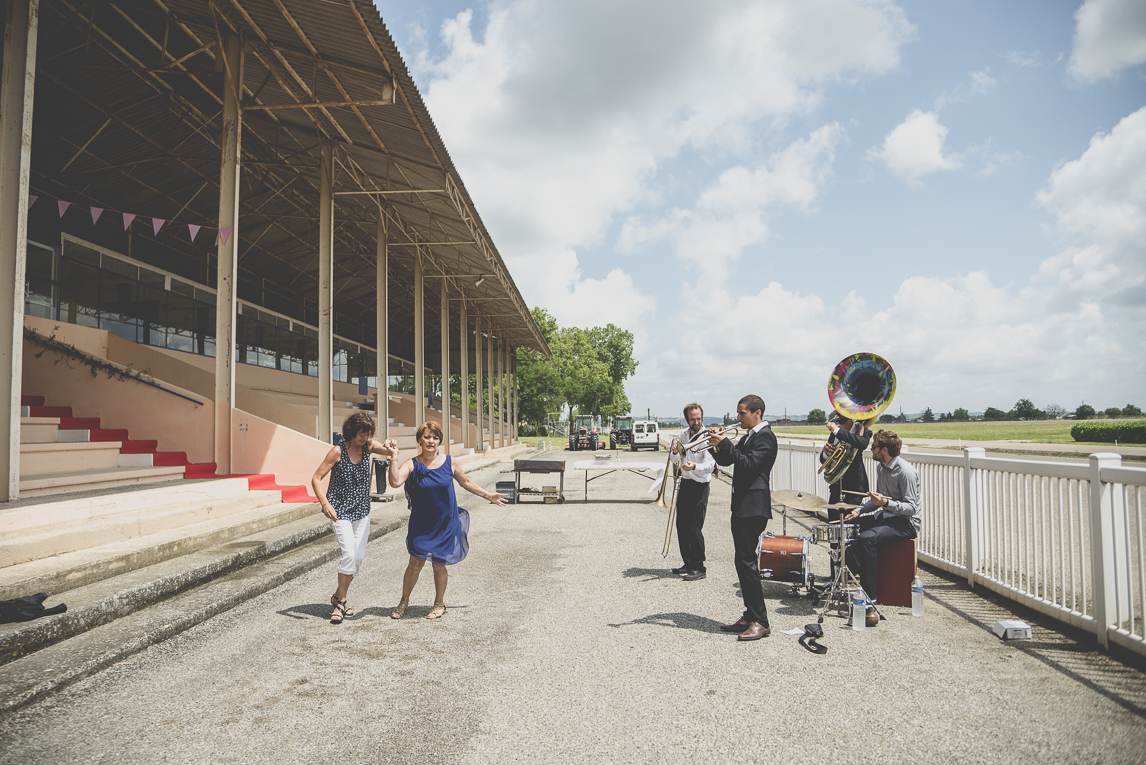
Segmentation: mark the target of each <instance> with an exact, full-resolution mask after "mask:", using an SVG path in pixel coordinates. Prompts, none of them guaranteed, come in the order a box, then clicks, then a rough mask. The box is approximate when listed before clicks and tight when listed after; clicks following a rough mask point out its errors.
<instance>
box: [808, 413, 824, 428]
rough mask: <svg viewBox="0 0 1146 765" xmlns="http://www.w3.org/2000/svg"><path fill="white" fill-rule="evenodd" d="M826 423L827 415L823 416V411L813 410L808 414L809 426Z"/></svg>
mask: <svg viewBox="0 0 1146 765" xmlns="http://www.w3.org/2000/svg"><path fill="white" fill-rule="evenodd" d="M827 421H828V415H826V414H824V410H823V409H813V410H812V411H810V412H808V424H809V425H823V424H824V423H825V422H827Z"/></svg>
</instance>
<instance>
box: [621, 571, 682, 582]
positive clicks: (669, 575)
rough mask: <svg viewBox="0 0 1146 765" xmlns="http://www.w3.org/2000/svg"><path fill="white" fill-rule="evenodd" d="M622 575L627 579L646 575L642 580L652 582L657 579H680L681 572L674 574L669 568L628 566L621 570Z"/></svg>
mask: <svg viewBox="0 0 1146 765" xmlns="http://www.w3.org/2000/svg"><path fill="white" fill-rule="evenodd" d="M621 576H623V577H625V578H626V579H635V578H636V577H638V576H643V577H645V578H644V579H643V580H642V581H645V582H651V581H653V580H656V579H680V574H674V573H673V572H672V571H671V570H670V569H667V568H627V569H625V570H624V571H622V572H621Z"/></svg>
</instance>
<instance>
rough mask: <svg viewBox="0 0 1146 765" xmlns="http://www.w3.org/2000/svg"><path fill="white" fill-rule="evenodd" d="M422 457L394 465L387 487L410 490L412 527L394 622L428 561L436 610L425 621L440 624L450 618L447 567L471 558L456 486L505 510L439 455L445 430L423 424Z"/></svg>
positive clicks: (466, 523)
mask: <svg viewBox="0 0 1146 765" xmlns="http://www.w3.org/2000/svg"><path fill="white" fill-rule="evenodd" d="M417 439H418V448H419V452H418V455H417V456H416V457H412V458H410V459H408V460H406V461H405V462H403V463H402V465H401V466H399V465H398V460H396V459H395V460H393V461H391V463H390V473H389V481H390V485H391V486H392V487H394V488H395V489H396V488H398V487H399V486H401V485H402V484H403V483H405V484H406V499H407V502H409V505H410V524H409V527H408V531H407V532H406V550H407V551H408V552H409V553H410V563H409V564H408V565H407V566H406V573H405V575H404V576H403V577H402V599H401V600H400V601H398V605H397V607H395V609H394V611H393V613H391V614H390V616H391V618H394V619H401V618H402V617H403V616H404V615H405V614H406V607H407V606H408V605H410V593H412V592H413V591H414V585H415V584H417V583H418V576H419V575H420V574H421V573H422V567H423V566H425V565H426V561H427V560H429V561H430V563H431V564H433V567H434V607H433V609H432V610H431V611H430V613H429V614H427V615H426V618H427V619H438V618H441V617H442V616H443V615H444V614H445V613H446V602H445V597H446V582H447V581H448V580H449V572H447V571H446V566H449V565H452V564H454V563H460V562H461V561H462V560H464V559H465V557H466V553H468V552H469V549H470V548H469V540H468V539H467V535H468V534H469V528H470V516H469V513H467V512H466V511H465V510H461V509H459V508H458V501H457V496H456V495H455V494H454V481H455V480H456V481H457V482H458V483H459V484H461V486H462V488H463V489H465V490H466V491H468V492H470V493H471V494H476V495H478V496H479V497H484V498H485V499H486V500H488V501H489V502H492V503H494V504H495V505H498V506H499V507H504V506H505V495H503V494H498V493H496V492H487V491H486V490H485V489H483V488H482V487H480V486H478V485H477V484H476V483H474V482H473V481H472V480H471V479H470V478H468V477H467V476H466V474H465V471H463V470H462V468H461V466H460V465H458V464H456V463H455V462H454V461H453V460H452V459H450V457H449V455H443V454H438V445H439V444H440V443H441V442H442V429H441V427H439V426H438V424H437V423H434V422H424V423H422V425H421V426H420V427H419V428H418V431H417Z"/></svg>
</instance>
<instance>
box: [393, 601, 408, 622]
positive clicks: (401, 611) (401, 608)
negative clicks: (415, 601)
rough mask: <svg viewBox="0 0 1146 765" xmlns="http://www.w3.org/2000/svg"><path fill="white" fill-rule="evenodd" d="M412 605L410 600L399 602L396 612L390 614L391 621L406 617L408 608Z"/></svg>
mask: <svg viewBox="0 0 1146 765" xmlns="http://www.w3.org/2000/svg"><path fill="white" fill-rule="evenodd" d="M408 605H410V601H408V600H399V601H398V605H396V606H394V610H393V611H391V612H390V618H391V619H401V618H402V617H403V616H405V615H406V606H408Z"/></svg>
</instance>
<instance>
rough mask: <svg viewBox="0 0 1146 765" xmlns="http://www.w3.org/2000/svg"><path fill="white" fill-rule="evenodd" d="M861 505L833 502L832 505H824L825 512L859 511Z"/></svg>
mask: <svg viewBox="0 0 1146 765" xmlns="http://www.w3.org/2000/svg"><path fill="white" fill-rule="evenodd" d="M859 507H860V506H859V505H853V504H851V503H849V502H833V503H832V504H830V505H824V509H825V510H858V509H859Z"/></svg>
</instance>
